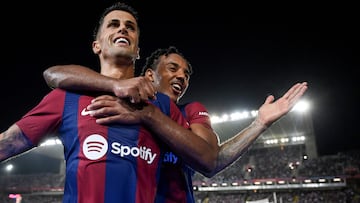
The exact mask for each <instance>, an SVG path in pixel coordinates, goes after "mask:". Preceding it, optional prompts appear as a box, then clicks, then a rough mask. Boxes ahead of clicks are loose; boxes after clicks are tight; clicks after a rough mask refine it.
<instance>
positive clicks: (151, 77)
mask: <svg viewBox="0 0 360 203" xmlns="http://www.w3.org/2000/svg"><path fill="white" fill-rule="evenodd" d="M145 77H146V78H148V79H149V80H150V81H151V82H154V81H155V80H154V71H153V70H152V69H151V68H148V69H146V71H145Z"/></svg>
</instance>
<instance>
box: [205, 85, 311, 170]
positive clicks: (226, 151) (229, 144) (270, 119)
mask: <svg viewBox="0 0 360 203" xmlns="http://www.w3.org/2000/svg"><path fill="white" fill-rule="evenodd" d="M307 88H308V86H307V83H306V82H302V83H296V84H295V85H293V86H292V87H291V88H290V89H289V90H288V91H287V92H286V93H285V94H284V95H283V96H282V97H281V98H279V99H278V100H276V101H274V96H273V95H270V96H268V97H267V98H266V100H265V102H264V103H263V104H262V105H261V107H260V108H259V111H258V116H257V117H256V119H255V120H254V122H252V123H251V124H250V125H249V126H248V127H246V128H245V129H243V130H242V131H240V132H239V133H237V134H236V135H234V136H233V137H232V138H230V139H229V140H227V141H225V142H223V143H221V145H220V151H219V155H218V157H217V162H216V167H215V170H213V171H212V172H211V173H209V174H206V176H208V177H212V176H214V175H215V174H217V173H218V172H220V171H222V170H223V169H224V168H226V167H227V166H229V165H230V164H232V163H233V162H234V161H236V160H237V159H238V158H240V157H241V156H242V155H243V154H244V153H245V152H246V151H247V150H248V148H249V147H250V146H251V144H253V143H254V142H255V140H256V139H257V138H258V137H259V136H260V135H261V134H262V133H263V132H264V131H265V130H266V129H267V128H268V127H269V126H270V125H272V124H273V123H274V122H276V121H277V120H279V119H280V118H281V117H282V116H284V115H286V114H287V113H288V112H289V111H290V110H291V109H292V108H293V107H294V105H295V104H296V103H297V102H298V101H299V100H300V98H301V97H302V96H303V95H304V93H305V91H306V90H307Z"/></svg>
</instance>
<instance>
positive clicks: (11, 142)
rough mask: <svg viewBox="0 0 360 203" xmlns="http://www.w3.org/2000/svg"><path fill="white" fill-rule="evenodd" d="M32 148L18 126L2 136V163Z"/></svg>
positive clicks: (0, 139) (0, 148)
mask: <svg viewBox="0 0 360 203" xmlns="http://www.w3.org/2000/svg"><path fill="white" fill-rule="evenodd" d="M30 148H32V145H31V143H29V141H28V140H27V139H26V137H25V136H24V134H23V133H22V131H21V130H20V128H19V127H18V126H17V125H12V126H11V127H10V128H9V129H8V130H7V131H5V132H3V133H1V134H0V162H1V161H4V160H6V159H9V158H11V157H14V156H16V155H18V154H21V153H22V152H25V151H27V150H29V149H30Z"/></svg>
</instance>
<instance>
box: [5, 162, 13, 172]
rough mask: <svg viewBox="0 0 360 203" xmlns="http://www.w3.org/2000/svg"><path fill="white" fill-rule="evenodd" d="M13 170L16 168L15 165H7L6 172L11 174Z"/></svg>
mask: <svg viewBox="0 0 360 203" xmlns="http://www.w3.org/2000/svg"><path fill="white" fill-rule="evenodd" d="M13 168H14V165H12V164H8V165H6V167H5V170H6V171H8V172H10V171H12V169H13Z"/></svg>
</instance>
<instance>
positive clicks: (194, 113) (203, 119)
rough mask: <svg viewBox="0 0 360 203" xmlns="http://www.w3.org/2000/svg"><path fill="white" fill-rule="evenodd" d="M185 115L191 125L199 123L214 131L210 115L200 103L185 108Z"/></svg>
mask: <svg viewBox="0 0 360 203" xmlns="http://www.w3.org/2000/svg"><path fill="white" fill-rule="evenodd" d="M184 113H185V115H186V118H187V120H188V122H189V125H191V124H194V123H199V124H202V125H204V126H205V127H207V128H209V129H212V127H211V120H210V116H209V113H208V111H207V109H206V108H205V106H204V105H203V104H201V103H200V102H191V103H188V104H187V105H186V106H185V107H184Z"/></svg>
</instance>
